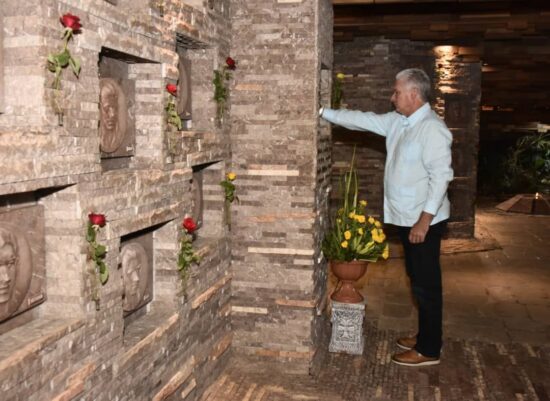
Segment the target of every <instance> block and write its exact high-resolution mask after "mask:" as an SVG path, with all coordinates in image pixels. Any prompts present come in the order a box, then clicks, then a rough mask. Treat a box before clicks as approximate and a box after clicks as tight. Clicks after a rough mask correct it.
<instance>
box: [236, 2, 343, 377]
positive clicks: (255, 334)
mask: <svg viewBox="0 0 550 401" xmlns="http://www.w3.org/2000/svg"><path fill="white" fill-rule="evenodd" d="M232 16H233V18H232V22H233V32H234V34H233V56H234V57H235V59H236V60H238V70H237V71H236V72H235V74H234V78H235V80H234V85H233V88H232V94H231V103H232V112H231V117H232V131H231V138H232V146H233V148H232V150H233V163H234V166H235V171H236V173H237V175H238V177H239V179H238V195H239V198H240V203H239V204H238V205H235V206H234V209H233V210H234V214H233V232H234V237H233V241H232V250H233V276H234V278H233V287H232V289H233V305H232V313H233V316H232V322H233V328H234V331H235V332H234V347H235V349H236V350H237V351H238V352H241V353H247V354H252V355H261V356H270V357H275V358H280V359H292V360H294V361H295V362H296V363H297V364H300V365H303V366H304V368H307V367H308V365H309V364H310V362H311V360H312V358H313V356H314V354H315V351H316V348H317V346H318V345H317V344H318V343H319V341H320V340H321V337H322V336H321V333H320V331H319V329H318V320H319V319H318V318H317V316H316V313H315V312H316V308H315V306H316V305H317V304H318V303H320V302H321V301H322V299H323V297H324V292H325V291H324V286H325V275H324V271H325V270H326V262H325V261H324V260H323V259H322V258H321V256H320V249H319V246H320V241H319V237H318V235H319V233H320V228H321V227H322V226H324V224H326V215H327V194H326V188H327V186H328V168H329V165H330V161H329V146H330V145H329V140H328V139H329V135H330V128H329V127H328V126H326V125H321V124H320V123H319V121H318V117H317V110H318V105H319V102H320V100H321V99H322V98H324V100H325V101H326V100H328V98H327V97H328V92H327V88H328V84H327V83H325V87H324V88H323V87H321V82H322V81H323V79H322V75H323V74H322V69H325V70H326V69H329V68H330V66H331V65H332V46H331V31H332V29H331V26H332V9H331V5H330V2H329V1H327V0H298V1H270V2H266V1H264V0H238V1H234V2H232ZM325 81H326V80H325ZM288 301H290V302H288Z"/></svg>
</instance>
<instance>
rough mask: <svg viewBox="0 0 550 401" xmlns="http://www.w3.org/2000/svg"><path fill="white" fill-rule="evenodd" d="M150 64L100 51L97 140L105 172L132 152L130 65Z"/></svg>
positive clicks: (133, 101)
mask: <svg viewBox="0 0 550 401" xmlns="http://www.w3.org/2000/svg"><path fill="white" fill-rule="evenodd" d="M137 63H153V62H152V61H150V60H146V59H143V58H140V57H137V56H132V55H129V54H126V53H122V52H119V51H116V50H112V49H108V48H103V49H102V50H101V53H100V54H99V127H98V128H99V142H100V145H99V146H100V153H101V166H102V169H103V170H104V171H108V170H113V169H119V168H126V167H128V166H129V164H130V160H131V157H132V156H134V155H135V151H136V149H135V146H136V128H135V121H136V99H135V97H136V96H135V93H136V82H135V79H130V77H129V71H128V69H129V68H128V67H129V65H130V64H137Z"/></svg>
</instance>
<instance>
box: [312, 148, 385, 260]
mask: <svg viewBox="0 0 550 401" xmlns="http://www.w3.org/2000/svg"><path fill="white" fill-rule="evenodd" d="M342 194H343V206H342V207H341V208H340V209H338V211H337V212H336V216H335V217H334V219H333V224H332V227H331V228H330V229H329V231H328V232H327V233H326V235H325V238H324V240H323V244H322V249H323V254H324V255H325V257H326V258H327V259H329V260H333V261H346V262H350V261H353V260H366V261H370V262H376V261H377V260H378V259H380V258H383V259H387V258H388V257H389V247H388V243H387V241H386V234H384V231H383V229H382V225H381V223H380V222H379V221H378V220H376V219H375V218H374V217H372V216H368V217H367V214H366V210H365V209H366V206H367V201H366V200H359V199H358V182H357V172H356V170H355V152H354V155H353V157H352V161H351V164H350V169H349V171H347V172H346V173H345V174H344V176H343V177H342Z"/></svg>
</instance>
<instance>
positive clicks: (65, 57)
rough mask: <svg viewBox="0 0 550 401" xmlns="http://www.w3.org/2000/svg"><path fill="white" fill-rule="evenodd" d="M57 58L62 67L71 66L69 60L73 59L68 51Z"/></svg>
mask: <svg viewBox="0 0 550 401" xmlns="http://www.w3.org/2000/svg"><path fill="white" fill-rule="evenodd" d="M56 58H57V62H58V63H59V65H60V66H61V67H66V66H67V65H68V64H69V60H70V59H71V54H70V53H69V51H68V50H64V51H63V52H61V53H59V54H58V55H57V56H56Z"/></svg>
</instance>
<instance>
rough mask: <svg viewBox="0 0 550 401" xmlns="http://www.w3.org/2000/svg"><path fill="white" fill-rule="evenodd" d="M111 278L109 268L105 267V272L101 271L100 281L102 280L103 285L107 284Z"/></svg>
mask: <svg viewBox="0 0 550 401" xmlns="http://www.w3.org/2000/svg"><path fill="white" fill-rule="evenodd" d="M107 280H109V270H107V269H105V270H104V271H103V272H102V271H100V272H99V281H101V284H102V285H105V283H106V282H107Z"/></svg>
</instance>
